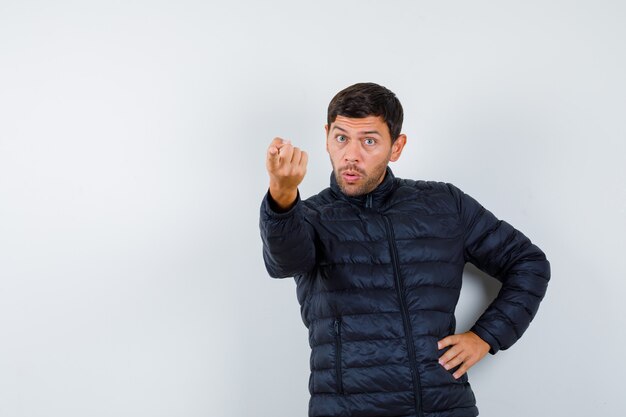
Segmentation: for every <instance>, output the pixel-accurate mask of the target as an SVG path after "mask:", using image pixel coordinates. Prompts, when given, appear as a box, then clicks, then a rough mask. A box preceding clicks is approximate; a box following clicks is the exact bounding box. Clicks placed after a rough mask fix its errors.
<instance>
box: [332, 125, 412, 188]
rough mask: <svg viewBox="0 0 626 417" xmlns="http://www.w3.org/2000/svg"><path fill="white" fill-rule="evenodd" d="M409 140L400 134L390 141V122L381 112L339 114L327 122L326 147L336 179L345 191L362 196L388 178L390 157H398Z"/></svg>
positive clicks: (396, 158) (394, 158)
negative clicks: (357, 116)
mask: <svg viewBox="0 0 626 417" xmlns="http://www.w3.org/2000/svg"><path fill="white" fill-rule="evenodd" d="M405 143H406V136H405V135H400V136H399V137H398V139H397V140H396V141H395V142H394V143H393V145H392V143H391V135H390V133H389V128H388V127H387V124H386V123H385V121H384V120H383V118H382V117H380V116H368V117H364V118H350V117H344V116H337V118H336V119H335V121H334V122H333V123H331V125H330V126H328V125H327V126H326V150H327V151H328V154H329V155H330V162H331V164H332V165H333V171H334V173H335V178H336V179H337V183H338V184H339V187H340V188H341V191H343V193H344V194H346V195H349V196H359V195H363V194H367V193H369V192H370V191H373V190H374V189H375V188H376V187H377V186H378V184H380V183H381V182H382V181H383V179H384V178H385V170H386V168H387V164H388V163H389V161H393V162H395V161H397V160H398V158H399V157H400V154H401V153H402V148H403V147H404V145H405Z"/></svg>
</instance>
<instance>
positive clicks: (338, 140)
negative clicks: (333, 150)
mask: <svg viewBox="0 0 626 417" xmlns="http://www.w3.org/2000/svg"><path fill="white" fill-rule="evenodd" d="M336 139H337V142H341V143H343V142H345V141H346V137H345V136H344V135H339V136H337V138H336Z"/></svg>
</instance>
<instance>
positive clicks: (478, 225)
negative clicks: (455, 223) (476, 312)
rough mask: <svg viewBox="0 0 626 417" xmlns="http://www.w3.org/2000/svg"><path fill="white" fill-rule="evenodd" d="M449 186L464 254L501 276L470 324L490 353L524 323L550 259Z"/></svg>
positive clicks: (532, 312) (531, 312) (547, 276)
mask: <svg viewBox="0 0 626 417" xmlns="http://www.w3.org/2000/svg"><path fill="white" fill-rule="evenodd" d="M455 191H456V193H458V194H457V196H458V198H459V200H458V201H459V209H460V214H461V218H462V221H463V223H464V226H465V246H464V248H465V260H466V261H467V262H471V263H472V264H474V265H476V266H477V267H478V268H479V269H481V270H482V271H485V272H486V273H488V274H489V275H491V276H493V277H495V278H496V279H498V280H499V281H500V282H502V288H501V289H500V292H499V293H498V296H497V297H496V299H495V300H494V301H493V302H492V303H491V304H490V305H489V307H488V308H487V309H486V310H485V312H484V313H483V314H482V315H481V317H480V318H479V319H478V321H477V322H476V324H475V325H474V326H473V328H472V329H471V330H472V331H473V332H474V333H476V334H477V335H478V336H480V337H481V338H482V339H483V340H485V341H486V342H487V343H489V345H490V346H491V350H490V352H491V353H492V354H495V353H496V352H497V351H498V350H500V349H502V350H504V349H507V348H509V347H510V346H511V345H513V343H515V342H516V341H517V340H518V339H519V338H520V337H521V336H522V334H523V333H524V331H526V329H527V328H528V326H529V324H530V322H531V320H532V319H533V318H534V316H535V314H536V313H537V309H538V308H539V303H540V302H541V300H542V299H543V297H544V295H545V293H546V288H547V285H548V280H549V279H550V264H549V262H548V261H547V259H546V256H545V254H544V253H543V252H542V251H541V249H539V248H538V247H537V246H535V245H534V244H533V243H532V242H531V241H530V240H529V239H528V238H527V237H526V236H524V234H523V233H522V232H520V231H518V230H516V229H515V228H513V227H512V226H511V225H510V224H508V223H507V222H505V221H502V220H498V219H497V218H496V217H495V216H494V215H493V214H491V213H490V212H489V211H488V210H486V209H485V208H484V207H482V206H481V205H480V204H479V203H478V202H477V201H476V200H474V199H473V198H471V197H470V196H468V195H466V194H464V193H463V192H462V191H460V190H458V189H456V190H455Z"/></svg>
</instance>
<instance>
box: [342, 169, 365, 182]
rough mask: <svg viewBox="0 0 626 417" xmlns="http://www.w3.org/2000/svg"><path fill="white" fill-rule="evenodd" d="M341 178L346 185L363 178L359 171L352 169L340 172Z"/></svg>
mask: <svg viewBox="0 0 626 417" xmlns="http://www.w3.org/2000/svg"><path fill="white" fill-rule="evenodd" d="M341 177H342V178H343V179H344V180H345V181H346V182H348V183H351V182H356V181H358V180H360V179H361V178H362V177H363V174H362V173H361V172H360V171H357V170H354V169H344V170H343V171H341Z"/></svg>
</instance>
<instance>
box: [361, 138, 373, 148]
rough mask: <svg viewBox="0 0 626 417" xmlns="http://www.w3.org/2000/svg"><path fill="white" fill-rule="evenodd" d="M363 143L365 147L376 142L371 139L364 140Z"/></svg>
mask: <svg viewBox="0 0 626 417" xmlns="http://www.w3.org/2000/svg"><path fill="white" fill-rule="evenodd" d="M363 143H365V144H366V145H369V146H372V145H375V144H376V141H375V140H374V139H372V138H365V140H364V141H363Z"/></svg>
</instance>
